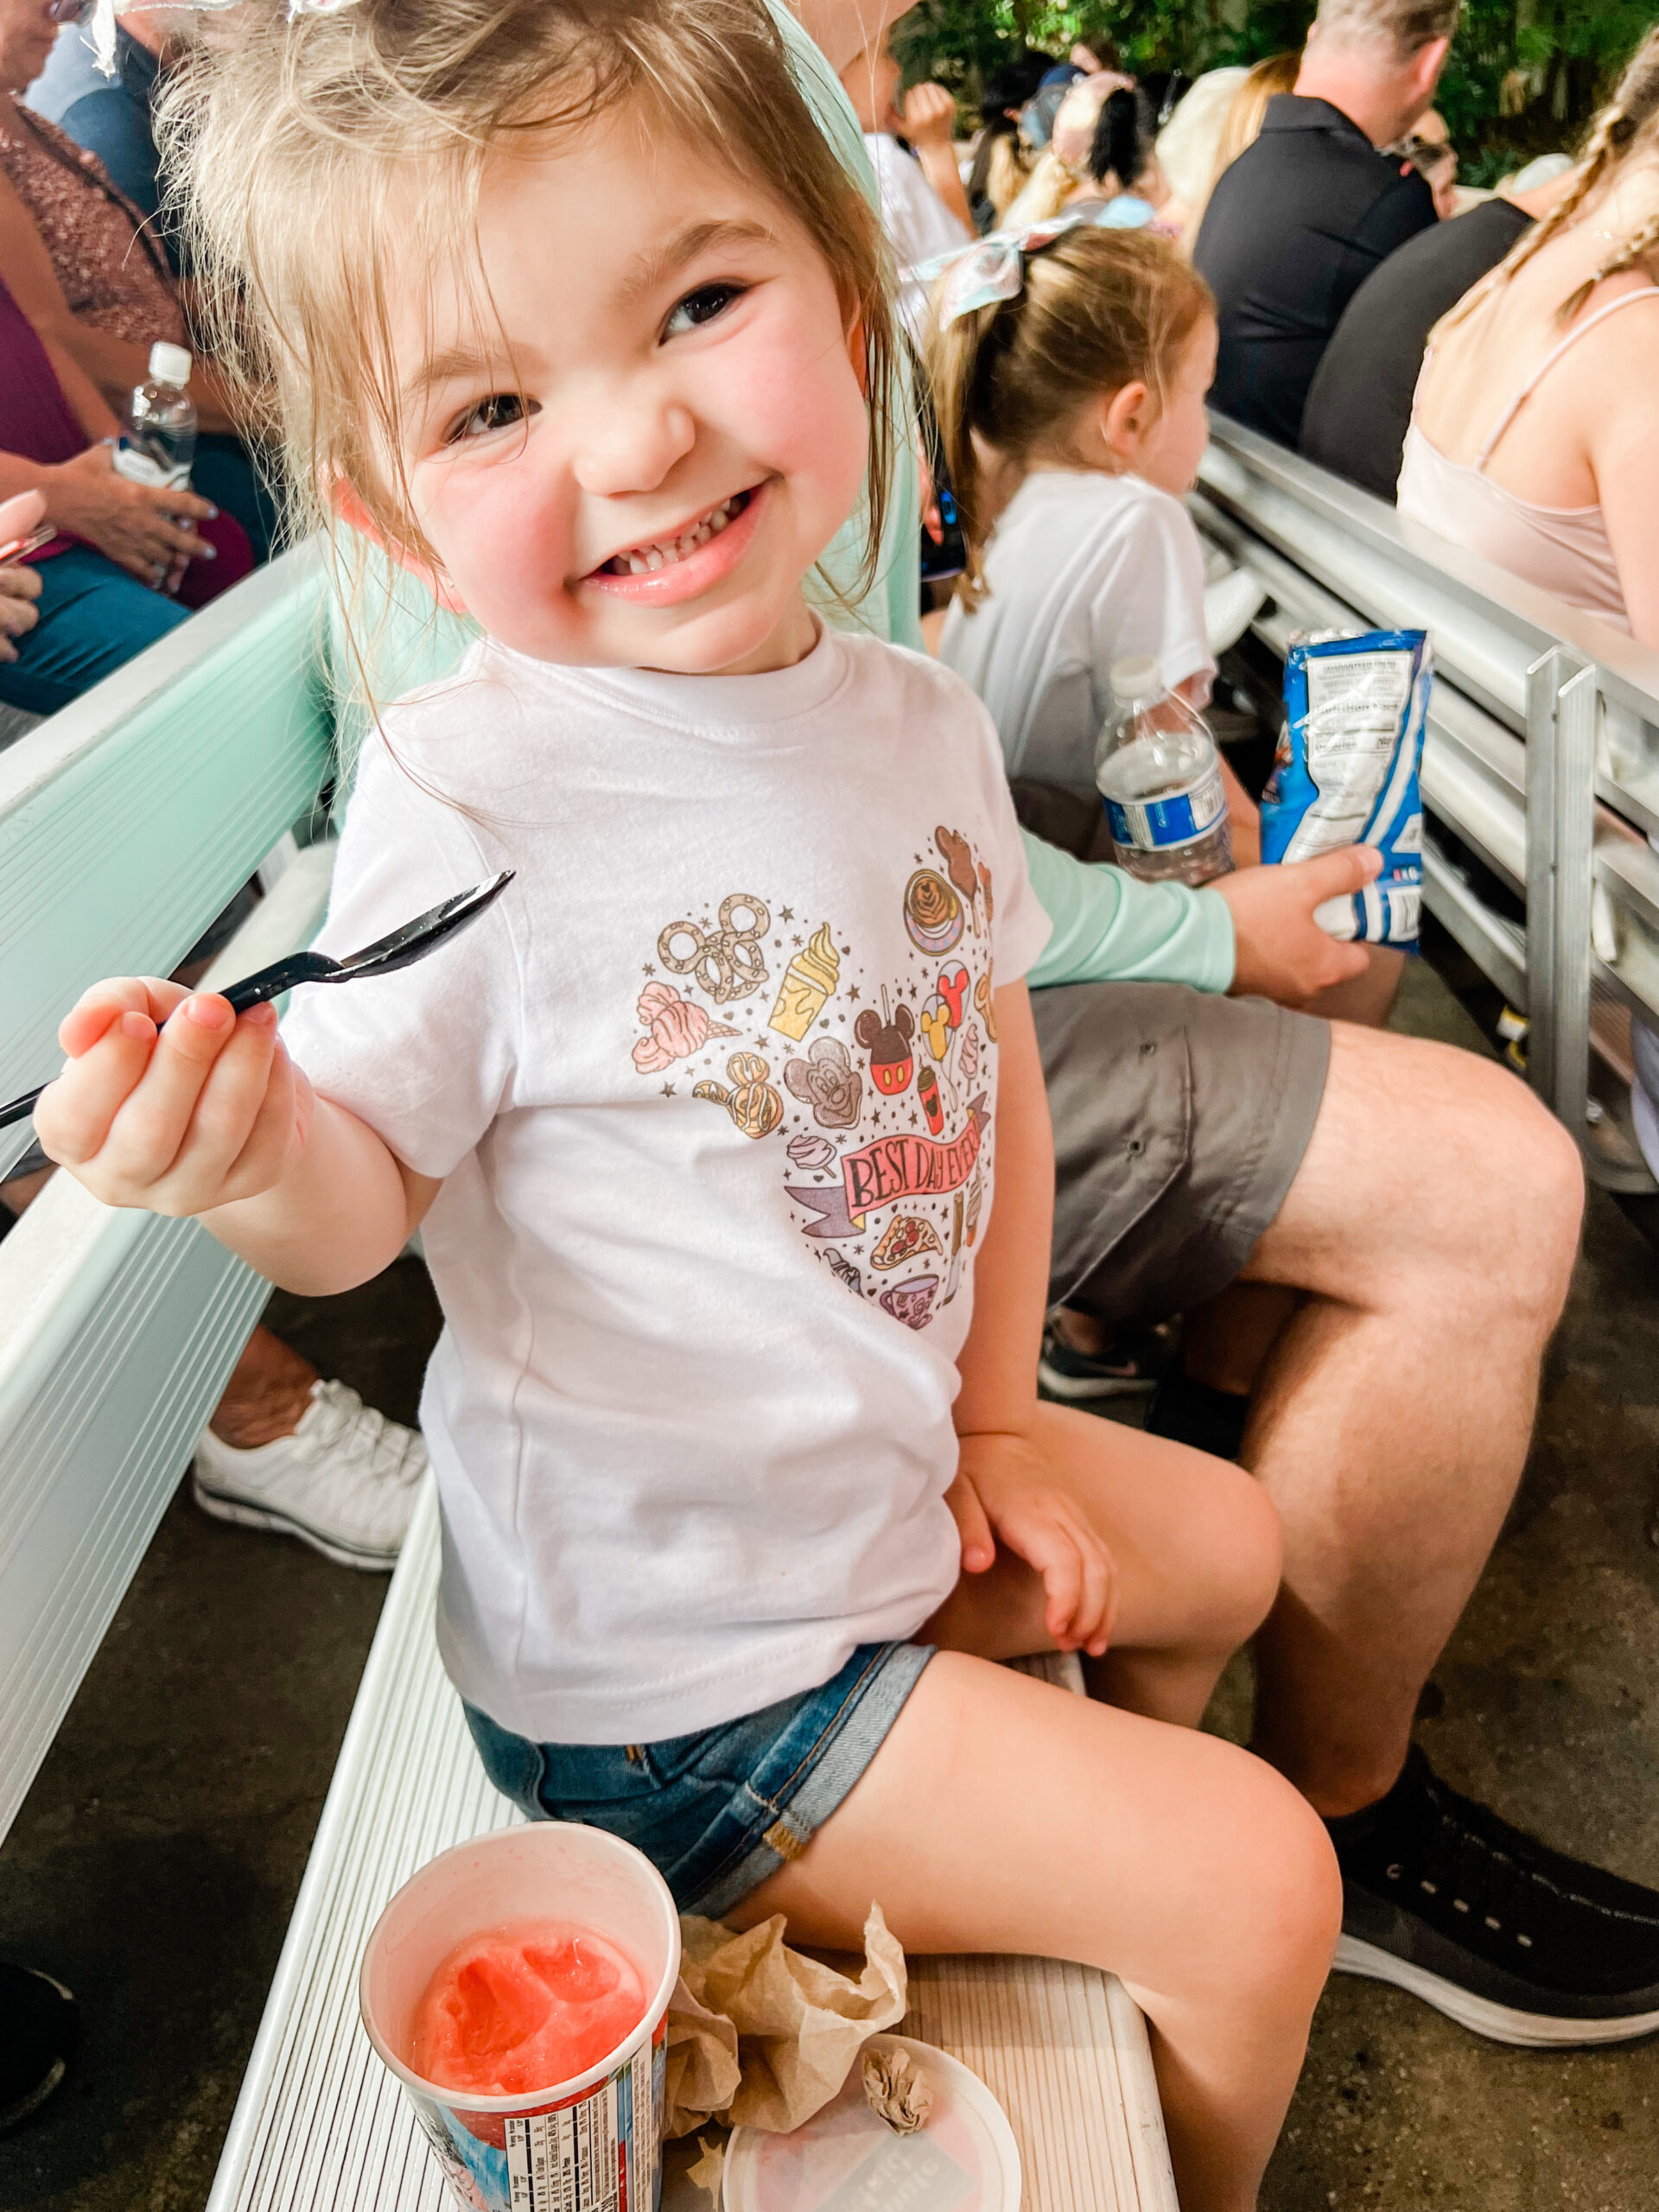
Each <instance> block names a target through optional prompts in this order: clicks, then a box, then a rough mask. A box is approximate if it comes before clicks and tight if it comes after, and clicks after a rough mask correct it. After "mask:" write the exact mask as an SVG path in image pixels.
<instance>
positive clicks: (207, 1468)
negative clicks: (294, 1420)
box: [195, 1383, 427, 1574]
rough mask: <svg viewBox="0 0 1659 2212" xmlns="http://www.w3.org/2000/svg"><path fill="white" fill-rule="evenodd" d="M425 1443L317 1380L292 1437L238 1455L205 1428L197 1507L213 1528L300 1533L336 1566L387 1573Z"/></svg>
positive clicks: (409, 1509)
mask: <svg viewBox="0 0 1659 2212" xmlns="http://www.w3.org/2000/svg"><path fill="white" fill-rule="evenodd" d="M426 1466H427V1459H426V1446H425V1444H424V1443H423V1441H422V1440H421V1436H420V1433H419V1431H418V1430H416V1429H412V1428H400V1427H398V1425H397V1422H396V1421H388V1420H387V1419H386V1417H385V1414H378V1413H376V1412H375V1411H374V1409H373V1408H372V1406H365V1404H364V1402H363V1401H362V1399H361V1398H359V1396H358V1395H357V1393H356V1391H355V1390H350V1389H346V1385H345V1383H313V1384H312V1385H311V1402H310V1404H309V1405H308V1407H307V1408H306V1409H305V1412H304V1414H302V1417H301V1420H300V1425H299V1427H297V1428H296V1430H295V1431H294V1433H293V1434H292V1435H291V1436H279V1437H278V1438H277V1440H276V1442H275V1443H274V1444H257V1445H255V1446H252V1448H251V1450H249V1451H246V1452H238V1450H237V1449H236V1448H235V1446H233V1445H230V1444H226V1443H225V1442H224V1441H222V1440H221V1439H220V1438H219V1437H217V1436H215V1435H214V1434H213V1431H212V1429H210V1428H208V1429H204V1430H203V1431H202V1433H201V1440H200V1443H198V1445H197V1446H196V1459H195V1495H196V1503H197V1504H198V1505H199V1506H200V1508H201V1510H202V1511H203V1512H204V1513H211V1514H212V1515H213V1517H214V1519H215V1520H218V1521H234V1522H238V1524H239V1525H240V1526H241V1527H243V1528H245V1529H279V1530H280V1531H281V1532H282V1533H283V1535H289V1536H297V1537H298V1538H299V1540H300V1541H301V1542H302V1544H309V1545H310V1547H311V1548H312V1550H313V1551H318V1552H321V1554H322V1555H323V1557H324V1558H325V1559H331V1560H334V1562H335V1563H336V1565H337V1566H340V1567H361V1568H362V1569H363V1571H364V1572H365V1573H369V1574H384V1573H386V1572H387V1571H388V1569H390V1568H391V1567H395V1566H396V1565H397V1554H398V1552H399V1550H400V1549H401V1548H402V1546H403V1541H404V1533H405V1531H406V1530H407V1529H408V1527H409V1522H410V1515H411V1514H412V1513H413V1512H414V1510H415V1500H416V1493H417V1491H418V1490H419V1488H420V1481H421V1477H422V1476H423V1474H424V1473H425V1472H426Z"/></svg>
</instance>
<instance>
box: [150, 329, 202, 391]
mask: <svg viewBox="0 0 1659 2212" xmlns="http://www.w3.org/2000/svg"><path fill="white" fill-rule="evenodd" d="M193 365H194V364H193V363H192V361H191V359H190V348H189V347H188V346H169V345H168V342H167V340H166V339H165V338H158V339H157V340H156V343H155V344H154V345H153V346H151V347H150V349H149V376H150V382H151V383H152V384H174V385H178V386H179V388H180V390H181V391H182V389H183V388H184V386H185V385H188V383H189V381H190V371H191V368H192V366H193Z"/></svg>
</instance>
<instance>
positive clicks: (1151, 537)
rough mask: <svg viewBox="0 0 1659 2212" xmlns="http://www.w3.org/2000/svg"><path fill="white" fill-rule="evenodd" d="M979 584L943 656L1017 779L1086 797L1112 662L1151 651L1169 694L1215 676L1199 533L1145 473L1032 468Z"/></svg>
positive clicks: (996, 535) (960, 611) (994, 538)
mask: <svg viewBox="0 0 1659 2212" xmlns="http://www.w3.org/2000/svg"><path fill="white" fill-rule="evenodd" d="M985 578H986V582H987V584H988V596H987V597H986V598H985V599H983V600H982V601H981V602H980V604H979V606H978V607H976V608H975V609H974V610H973V611H972V612H971V613H969V611H968V609H967V608H965V607H963V604H962V602H961V601H959V600H955V601H952V602H951V606H950V614H949V615H948V616H947V618H946V620H945V625H944V637H943V639H942V641H941V643H940V646H939V658H940V659H941V660H942V661H943V662H944V664H945V665H946V667H947V668H953V669H955V670H956V671H957V675H958V676H961V677H964V678H965V679H966V680H967V682H968V683H971V684H972V686H973V688H974V690H976V692H977V693H978V694H979V696H980V697H981V698H982V700H983V701H984V702H985V704H986V706H987V707H988V709H989V710H990V715H991V720H992V721H994V722H995V724H996V727H997V732H998V734H999V735H1000V736H1001V741H1002V756H1003V759H1004V760H1006V761H1007V771H1008V773H1009V775H1010V776H1027V777H1030V778H1031V779H1033V780H1034V781H1036V782H1039V783H1045V784H1063V785H1067V786H1068V787H1069V788H1071V790H1074V791H1084V792H1088V793H1090V794H1092V792H1093V791H1094V788H1095V741H1096V738H1097V737H1098V736H1099V734H1100V730H1101V726H1102V724H1103V722H1104V721H1105V720H1106V717H1107V715H1109V713H1110V711H1111V705H1112V690H1111V670H1112V663H1113V662H1114V661H1115V660H1121V659H1122V658H1125V656H1126V655H1128V654H1131V653H1150V654H1151V655H1152V656H1153V658H1154V659H1155V660H1156V661H1157V662H1158V664H1159V666H1160V668H1161V669H1162V670H1163V672H1164V681H1165V683H1166V684H1168V685H1169V686H1170V688H1171V689H1172V690H1173V688H1174V687H1175V685H1176V684H1178V683H1184V682H1185V680H1186V678H1187V677H1190V676H1200V675H1204V676H1213V675H1214V673H1215V667H1216V664H1215V659H1214V657H1213V656H1212V655H1211V651H1210V644H1209V639H1207V637H1206V636H1205V621H1204V554H1203V551H1202V549H1201V548H1200V546H1199V544H1198V532H1197V531H1196V530H1195V529H1194V528H1193V527H1192V518H1191V517H1190V516H1189V515H1188V513H1187V512H1186V510H1185V507H1184V506H1183V505H1181V503H1180V501H1179V499H1172V498H1171V497H1170V495H1169V493H1167V492H1160V490H1159V489H1158V487H1157V486H1156V485H1154V484H1148V483H1147V481H1146V480H1145V478H1144V477H1140V476H1105V475H1102V474H1098V473H1096V472H1094V471H1089V470H1082V469H1077V470H1069V469H1041V470H1039V471H1036V472H1035V473H1033V474H1032V475H1030V476H1027V478H1026V480H1025V481H1024V482H1023V483H1022V484H1021V485H1020V489H1019V490H1018V491H1017V492H1016V493H1014V497H1013V499H1010V500H1009V502H1008V504H1007V507H1006V508H1005V509H1004V510H1003V512H1002V514H1001V518H999V520H998V522H997V524H996V528H995V531H993V532H992V533H991V539H990V543H989V545H988V548H987V550H986V554H985Z"/></svg>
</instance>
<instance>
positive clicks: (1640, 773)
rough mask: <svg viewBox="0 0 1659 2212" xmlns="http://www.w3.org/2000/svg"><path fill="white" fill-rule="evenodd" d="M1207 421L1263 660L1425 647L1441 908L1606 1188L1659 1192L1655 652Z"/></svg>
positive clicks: (1211, 532)
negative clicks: (1646, 1063)
mask: <svg viewBox="0 0 1659 2212" xmlns="http://www.w3.org/2000/svg"><path fill="white" fill-rule="evenodd" d="M1211 428H1212V430H1213V433H1214V436H1213V442H1212V444H1211V449H1210V452H1209V454H1208V455H1207V456H1206V458H1205V463H1204V467H1203V469H1202V471H1201V473H1200V477H1199V482H1198V490H1197V491H1196V492H1195V493H1193V495H1192V500H1191V505H1192V512H1193V518H1194V519H1195V521H1196V522H1197V523H1198V529H1199V531H1200V533H1201V534H1202V535H1203V536H1204V537H1205V538H1207V539H1208V540H1209V541H1210V542H1211V543H1212V544H1214V545H1216V546H1217V547H1219V548H1220V549H1221V550H1223V551H1224V553H1225V554H1226V555H1227V556H1228V557H1229V558H1230V560H1231V561H1233V562H1235V563H1238V564H1239V565H1241V566H1243V567H1245V568H1248V569H1250V570H1251V571H1252V572H1253V573H1254V574H1255V575H1256V577H1257V578H1258V579H1259V580H1260V582H1262V584H1264V585H1265V586H1266V587H1267V589H1268V593H1269V594H1270V596H1269V598H1268V601H1267V603H1266V605H1265V606H1264V607H1263V608H1262V611H1261V613H1259V614H1258V615H1257V616H1256V618H1255V623H1254V624H1253V626H1252V627H1253V630H1254V633H1255V637H1256V639H1257V640H1258V641H1259V642H1260V643H1261V644H1262V645H1266V646H1268V648H1270V649H1271V650H1272V651H1273V652H1274V653H1276V654H1278V655H1280V656H1281V657H1282V655H1283V653H1284V651H1285V648H1286V646H1287V644H1288V642H1289V640H1290V639H1291V637H1292V635H1293V634H1294V632H1297V631H1300V630H1304V629H1323V628H1352V627H1355V626H1360V627H1371V626H1411V627H1414V628H1422V629H1427V631H1428V632H1430V635H1431V637H1432V639H1433V647H1434V663H1435V670H1436V680H1435V686H1434V699H1433V708H1432V709H1431V713H1430V720H1429V730H1428V738H1427V744H1426V746H1425V747H1424V753H1423V800H1424V805H1425V810H1426V812H1427V823H1426V842H1425V851H1424V876H1425V884H1424V895H1425V901H1426V903H1427V906H1428V909H1429V912H1431V913H1432V914H1433V916H1434V918H1435V919H1436V920H1437V921H1438V922H1440V924H1441V925H1442V926H1443V927H1444V928H1445V929H1446V930H1447V931H1449V933H1450V934H1451V935H1452V937H1453V938H1455V939H1456V940H1457V942H1458V943H1459V944H1460V945H1461V946H1462V948H1463V949H1464V950H1465V952H1466V953H1467V954H1468V955H1469V957H1470V958H1471V960H1472V961H1473V962H1474V963H1475V964H1476V966H1477V967H1478V969H1480V970H1481V971H1482V973H1483V974H1484V976H1486V977H1487V978H1488V979H1489V980H1490V981H1491V982H1492V983H1494V984H1495V985H1496V986H1497V988H1498V989H1499V990H1500V991H1501V992H1502V993H1503V995H1504V997H1505V998H1506V999H1507V1000H1508V1001H1509V1002H1510V1005H1511V1006H1512V1007H1515V1008H1516V1011H1517V1012H1519V1013H1523V1014H1527V1015H1528V1017H1529V1021H1530V1038H1529V1074H1530V1078H1531V1081H1532V1084H1533V1085H1534V1087H1535V1090H1537V1091H1538V1092H1539V1094H1540V1096H1541V1097H1542V1098H1543V1099H1544V1100H1545V1102H1546V1103H1548V1105H1549V1106H1550V1107H1551V1108H1552V1109H1554V1112H1555V1113H1556V1114H1557V1115H1559V1116H1560V1119H1561V1121H1562V1122H1564V1123H1565V1124H1566V1126H1567V1128H1569V1129H1571V1130H1572V1131H1573V1135H1575V1136H1576V1137H1578V1139H1579V1141H1580V1144H1581V1146H1582V1147H1583V1149H1584V1153H1585V1159H1586V1167H1587V1169H1588V1172H1589V1173H1590V1174H1591V1175H1592V1178H1593V1179H1595V1180H1596V1181H1597V1182H1599V1183H1600V1184H1602V1185H1605V1187H1607V1188H1610V1189H1612V1190H1617V1191H1627V1192H1650V1191H1652V1190H1653V1188H1654V1184H1653V1180H1652V1179H1651V1177H1650V1176H1649V1174H1648V1172H1647V1170H1646V1168H1645V1167H1644V1166H1643V1162H1642V1159H1641V1155H1640V1154H1639V1152H1638V1151H1637V1147H1636V1144H1635V1141H1634V1138H1633V1135H1632V1134H1631V1130H1630V1118H1629V1099H1628V1091H1629V1084H1630V1014H1631V1013H1632V1012H1633V1011H1634V1012H1636V1013H1638V1014H1646V1015H1647V1016H1648V1018H1649V1020H1652V1021H1653V1022H1655V1023H1656V1024H1659V855H1656V854H1655V853H1654V852H1653V851H1652V849H1650V848H1649V843H1648V834H1649V831H1653V830H1659V653H1656V652H1650V651H1649V650H1648V649H1647V648H1646V647H1644V646H1641V645H1637V644H1635V643H1634V642H1633V641H1632V640H1631V639H1630V638H1628V637H1626V636H1624V634H1623V632H1619V631H1617V630H1613V629H1610V628H1609V627H1608V626H1607V625H1606V624H1605V623H1602V622H1598V621H1596V620H1594V619H1593V618H1592V617H1591V616H1589V615H1587V614H1581V613H1579V612H1578V611H1577V610H1576V609H1574V608H1572V607H1566V606H1563V605H1562V604H1561V602H1560V601H1558V600H1554V599H1551V598H1548V596H1546V595H1545V594H1543V593H1541V592H1536V591H1534V590H1532V589H1531V588H1530V587H1529V586H1528V585H1526V584H1523V583H1521V582H1517V580H1516V578H1515V577H1513V576H1510V575H1508V574H1506V573H1505V572H1504V571H1503V570H1502V569H1495V568H1493V567H1492V566H1491V563H1487V562H1484V561H1480V560H1478V559H1477V558H1476V557H1475V556H1472V555H1471V554H1468V553H1465V551H1464V550H1462V549H1461V548H1460V547H1457V546H1453V545H1450V544H1448V543H1446V542H1445V541H1444V540H1443V539H1440V538H1438V537H1433V535H1432V534H1431V533H1429V532H1428V531H1424V530H1422V529H1421V528H1419V527H1417V526H1416V525H1414V524H1411V523H1408V522H1403V521H1402V519H1401V518H1400V517H1399V516H1397V515H1396V514H1395V512H1394V510H1393V508H1391V507H1388V506H1385V505H1383V503H1382V502H1381V501H1380V500H1377V499H1372V498H1371V497H1370V495H1369V494H1368V493H1363V492H1361V491H1358V490H1357V489H1356V488H1355V487H1354V486H1352V485H1350V484H1345V483H1343V482H1340V481H1339V480H1338V479H1336V478H1335V477H1332V476H1331V475H1329V474H1326V473H1325V471H1324V470H1323V469H1319V468H1315V467H1313V466H1312V465H1311V464H1310V463H1308V462H1306V461H1302V460H1300V458H1299V457H1298V456H1297V455H1295V454H1290V453H1287V452H1285V451H1284V450H1283V449H1282V448H1280V447H1278V446H1274V445H1272V444H1269V443H1268V442H1267V441H1266V440H1265V439H1262V438H1259V437H1256V436H1255V435H1253V434H1252V433H1251V432H1249V431H1248V430H1243V429H1239V428H1238V427H1237V425H1236V424H1235V423H1228V422H1226V421H1225V420H1224V419H1223V418H1221V417H1219V416H1216V417H1212V420H1211ZM1448 832H1449V833H1450V835H1449V836H1448V835H1447V834H1446V833H1448ZM1459 848H1461V850H1459ZM1471 858H1472V861H1473V863H1474V865H1472V866H1471V865H1470V861H1471Z"/></svg>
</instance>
